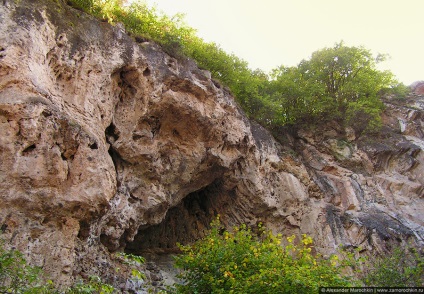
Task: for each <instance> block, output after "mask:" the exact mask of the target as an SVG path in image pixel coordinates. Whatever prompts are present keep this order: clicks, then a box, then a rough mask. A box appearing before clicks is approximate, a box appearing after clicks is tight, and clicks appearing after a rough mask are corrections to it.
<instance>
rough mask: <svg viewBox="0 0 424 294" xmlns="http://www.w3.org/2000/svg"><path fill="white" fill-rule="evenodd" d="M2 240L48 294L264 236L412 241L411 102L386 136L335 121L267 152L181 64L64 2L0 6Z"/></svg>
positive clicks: (419, 112)
mask: <svg viewBox="0 0 424 294" xmlns="http://www.w3.org/2000/svg"><path fill="white" fill-rule="evenodd" d="M0 24H1V33H0V124H1V127H0V132H1V134H0V151H1V156H0V159H1V161H0V227H1V231H2V238H3V239H5V240H6V245H7V246H9V247H12V246H13V247H16V248H17V249H19V250H20V251H22V252H23V253H24V254H25V255H26V256H27V258H28V259H29V261H30V262H31V263H32V264H34V265H37V266H41V267H42V268H43V269H44V270H45V271H46V273H47V274H48V275H50V276H51V277H52V278H53V279H54V280H55V281H57V282H58V283H59V284H63V285H66V284H69V283H71V282H72V280H73V278H74V277H75V276H78V275H80V276H83V277H84V276H89V275H93V274H97V275H100V276H103V277H106V278H108V279H109V281H112V282H114V283H115V284H119V283H123V281H122V280H119V277H117V274H116V271H115V270H114V258H113V253H114V252H117V251H126V252H132V253H136V254H143V253H145V252H155V253H169V252H175V249H176V243H177V242H180V243H190V242H192V241H194V240H197V239H199V238H200V237H202V236H203V235H204V234H205V231H206V229H207V228H208V225H209V223H210V221H211V220H212V219H213V218H214V217H215V216H216V215H217V214H219V215H220V216H221V220H222V222H223V223H224V224H225V225H227V226H232V225H236V224H240V223H246V224H248V225H252V226H255V225H256V224H257V223H259V222H262V223H264V224H265V225H266V226H267V227H268V228H270V229H272V230H273V231H275V232H278V233H283V234H284V235H291V234H295V235H300V234H302V233H305V234H309V235H311V236H312V237H313V238H314V240H315V248H316V250H317V251H320V252H322V253H324V254H329V253H332V252H335V251H336V249H337V247H338V246H339V245H342V246H345V247H361V248H363V250H368V251H380V252H385V250H389V249H390V244H392V243H405V242H410V243H413V245H414V246H421V247H422V246H423V242H424V203H423V201H424V200H423V196H424V188H423V185H424V163H423V162H424V161H423V160H424V153H423V148H424V141H423V138H424V133H423V122H424V110H423V105H424V98H423V96H420V94H416V95H415V96H413V97H410V98H408V99H407V100H405V101H401V102H399V101H398V100H396V99H392V100H387V101H386V110H385V113H384V117H383V120H384V123H385V126H384V129H383V131H382V132H381V134H380V135H378V136H358V134H355V132H354V131H353V130H351V129H346V128H344V127H342V126H340V125H339V124H337V123H330V124H326V125H324V126H316V127H315V128H312V129H309V130H299V131H298V132H286V131H282V132H280V133H278V134H277V136H278V138H279V140H278V142H277V141H276V140H275V139H274V137H273V136H272V135H271V134H270V133H269V132H268V131H267V130H265V129H264V128H262V127H261V126H260V125H258V124H256V123H254V122H251V121H249V120H248V119H247V117H246V116H245V115H244V114H243V112H242V111H241V109H240V108H239V107H238V105H237V103H236V102H235V100H234V98H233V97H232V96H231V94H230V93H229V91H228V90H227V89H226V88H224V87H222V86H221V85H220V84H219V83H218V82H216V81H214V80H213V79H211V76H210V73H208V72H207V71H204V70H200V69H199V68H197V66H196V64H195V63H194V62H193V61H190V60H188V59H184V58H179V59H176V58H174V57H171V56H169V55H167V54H166V53H164V52H163V50H162V49H161V48H160V46H158V45H156V44H153V43H149V42H142V43H138V42H136V41H134V40H133V39H132V38H131V37H129V36H128V35H127V34H126V33H125V31H124V30H123V29H122V27H121V26H119V25H116V26H111V25H109V24H107V23H104V22H99V21H98V20H95V19H94V18H92V17H90V16H88V15H86V14H84V13H83V12H81V11H78V10H75V9H73V8H71V7H69V6H67V5H65V4H64V3H62V2H61V1H48V0H37V1H29V0H21V1H9V0H7V1H3V2H2V3H1V4H0Z"/></svg>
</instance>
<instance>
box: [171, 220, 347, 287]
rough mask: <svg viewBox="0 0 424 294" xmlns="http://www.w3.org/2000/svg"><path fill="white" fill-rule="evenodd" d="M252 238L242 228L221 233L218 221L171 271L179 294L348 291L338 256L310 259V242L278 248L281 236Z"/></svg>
mask: <svg viewBox="0 0 424 294" xmlns="http://www.w3.org/2000/svg"><path fill="white" fill-rule="evenodd" d="M259 229H260V234H259V235H257V234H254V233H253V232H252V231H251V230H250V229H248V228H247V227H246V226H244V225H242V226H240V227H236V228H234V229H233V232H229V231H226V230H223V229H222V228H221V225H220V222H219V219H217V220H216V221H214V222H213V223H212V229H211V231H210V233H209V234H208V235H207V236H206V237H205V238H203V239H202V240H200V241H198V242H196V243H195V244H194V245H192V246H181V250H182V251H183V255H181V256H178V257H176V265H177V267H179V268H182V269H184V271H183V272H182V275H181V278H182V279H183V281H184V284H182V285H176V288H177V292H178V293H314V292H317V291H318V288H319V287H320V286H349V285H351V282H350V280H349V278H347V277H345V276H343V275H342V274H341V271H340V267H339V266H338V261H337V259H338V258H337V256H332V257H331V258H330V259H324V258H322V257H321V256H320V255H313V254H312V253H311V252H312V247H313V246H312V244H313V241H312V238H311V237H309V236H306V235H303V237H302V240H300V243H299V244H298V245H295V237H294V236H291V237H288V238H287V242H288V244H287V245H286V246H282V245H281V242H282V239H281V238H282V237H281V235H277V236H275V235H273V234H272V233H271V232H270V231H267V230H265V229H263V228H261V226H260V227H259Z"/></svg>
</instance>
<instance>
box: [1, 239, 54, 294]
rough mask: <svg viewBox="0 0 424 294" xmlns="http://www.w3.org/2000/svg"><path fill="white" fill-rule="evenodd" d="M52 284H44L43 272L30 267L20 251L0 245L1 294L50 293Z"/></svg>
mask: <svg viewBox="0 0 424 294" xmlns="http://www.w3.org/2000/svg"><path fill="white" fill-rule="evenodd" d="M51 286H52V284H51V282H50V281H48V282H44V281H43V279H42V278H41V270H40V269H39V268H37V267H33V266H29V265H28V263H27V261H26V260H25V258H24V256H23V255H22V253H20V252H19V251H18V250H15V249H12V250H6V249H4V248H3V244H0V293H50V291H49V289H50V290H51V289H52V288H51Z"/></svg>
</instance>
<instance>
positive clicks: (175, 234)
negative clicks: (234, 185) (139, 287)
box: [125, 180, 236, 255]
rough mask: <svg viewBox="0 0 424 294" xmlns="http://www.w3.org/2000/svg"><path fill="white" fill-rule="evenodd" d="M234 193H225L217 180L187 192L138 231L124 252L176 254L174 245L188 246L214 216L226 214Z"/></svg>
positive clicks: (233, 198) (205, 229) (207, 227)
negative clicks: (159, 217)
mask: <svg viewBox="0 0 424 294" xmlns="http://www.w3.org/2000/svg"><path fill="white" fill-rule="evenodd" d="M235 197H236V196H235V193H233V192H231V191H230V192H229V191H225V190H224V189H223V188H222V185H221V181H219V180H218V181H215V182H213V183H212V184H210V185H209V186H207V187H205V188H203V189H201V190H199V191H196V192H193V193H190V194H189V195H187V196H186V197H185V198H184V199H183V201H182V202H181V203H180V204H178V205H177V206H175V207H173V208H171V209H170V210H169V211H168V212H167V214H166V217H165V219H164V220H163V221H162V222H161V223H160V224H157V225H153V226H149V227H147V228H141V229H139V231H138V233H137V235H136V236H135V238H134V241H133V242H131V243H129V244H127V246H126V248H125V251H126V252H127V253H132V254H141V255H142V254H144V253H157V254H166V253H177V252H178V251H179V250H178V246H177V244H178V243H180V244H183V245H184V244H190V243H193V242H194V241H196V240H198V239H201V238H202V237H204V236H205V234H206V233H207V231H208V229H209V228H210V223H211V222H212V220H213V219H214V218H215V217H216V216H217V215H218V214H220V215H228V214H229V213H230V210H231V209H230V208H231V207H232V204H233V203H234V201H235Z"/></svg>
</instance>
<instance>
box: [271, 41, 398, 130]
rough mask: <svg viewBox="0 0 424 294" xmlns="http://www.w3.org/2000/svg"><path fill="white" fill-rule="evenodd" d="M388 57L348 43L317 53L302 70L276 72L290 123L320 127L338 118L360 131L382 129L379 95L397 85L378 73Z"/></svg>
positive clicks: (274, 86) (276, 92) (277, 88)
mask: <svg viewBox="0 0 424 294" xmlns="http://www.w3.org/2000/svg"><path fill="white" fill-rule="evenodd" d="M383 60H384V56H382V55H378V56H377V57H375V58H374V57H373V56H372V54H371V52H370V51H369V50H366V49H364V48H362V47H348V46H345V45H344V44H343V43H342V42H341V43H338V44H336V45H335V46H334V47H332V48H324V49H321V50H318V51H316V52H314V53H313V54H312V56H311V58H310V59H309V60H303V61H302V62H300V63H299V65H298V66H297V67H292V68H285V67H280V68H278V69H276V70H274V71H273V73H272V77H273V80H272V82H271V84H272V86H271V87H272V89H273V91H274V95H273V97H274V98H273V99H274V100H276V101H279V103H280V105H281V106H282V108H283V112H282V114H283V116H284V118H285V119H286V121H287V123H288V124H305V123H306V125H310V124H316V123H319V122H324V121H328V120H333V119H337V120H340V121H344V122H345V123H346V124H347V125H350V126H352V127H354V128H355V129H356V130H357V131H358V132H359V133H361V132H363V131H374V130H377V129H378V128H379V126H380V125H381V118H380V115H381V112H382V110H383V104H382V103H381V102H380V97H379V93H380V91H382V90H383V89H385V88H390V87H392V86H393V85H394V84H395V83H396V82H395V80H394V78H393V76H392V74H391V73H389V72H382V71H379V70H377V68H376V65H377V64H378V63H379V62H381V61H383Z"/></svg>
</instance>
